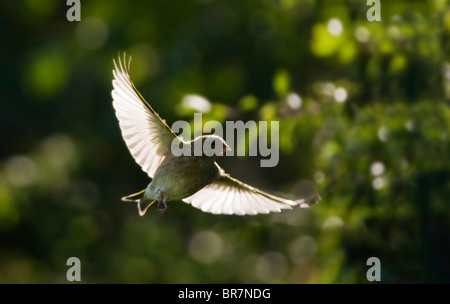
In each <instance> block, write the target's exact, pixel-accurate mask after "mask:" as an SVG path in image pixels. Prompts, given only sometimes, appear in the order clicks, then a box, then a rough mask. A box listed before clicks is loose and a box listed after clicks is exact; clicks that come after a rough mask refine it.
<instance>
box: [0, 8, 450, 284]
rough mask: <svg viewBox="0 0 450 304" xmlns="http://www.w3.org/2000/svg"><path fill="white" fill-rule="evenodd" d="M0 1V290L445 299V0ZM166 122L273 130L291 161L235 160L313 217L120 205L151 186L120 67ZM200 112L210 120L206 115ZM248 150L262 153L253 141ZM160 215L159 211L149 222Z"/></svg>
mask: <svg viewBox="0 0 450 304" xmlns="http://www.w3.org/2000/svg"><path fill="white" fill-rule="evenodd" d="M365 3H366V1H363V0H347V1H337V0H333V1H331V0H330V1H325V0H249V1H240V0H228V1H220V0H195V1H186V0H184V1H162V0H161V1H159V0H158V1H133V2H129V1H128V2H126V1H106V0H98V1H84V0H81V7H82V21H81V22H78V23H77V22H73V23H71V22H68V21H67V20H66V11H67V9H68V7H67V6H65V1H56V0H53V1H50V0H44V1H41V0H39V1H38V0H26V1H25V0H23V1H3V2H1V4H0V12H1V13H0V14H1V15H2V16H1V18H0V27H1V28H2V29H3V30H2V32H1V33H0V36H1V41H2V47H1V48H0V55H1V56H0V68H1V75H0V77H1V82H0V100H1V103H2V111H0V126H1V129H2V130H3V132H2V136H1V139H2V140H1V142H2V149H1V150H0V283H13V282H14V283H34V282H40V283H42V282H50V283H60V282H62V283H64V282H67V281H66V271H67V269H68V266H66V260H67V259H68V258H69V257H72V256H75V257H78V258H80V259H81V263H82V281H83V282H85V283H120V282H126V283H132V282H138V283H234V282H243V283H249V282H253V283H259V282H262V283H365V282H367V280H366V271H367V269H368V266H366V261H367V259H368V258H369V257H372V256H375V257H378V258H379V259H380V260H381V266H382V270H381V271H382V273H381V276H382V282H384V283H413V282H414V283H421V282H422V283H424V282H447V283H449V282H450V265H449V259H448V257H449V253H450V250H449V249H450V248H449V247H450V231H449V230H450V224H449V219H450V210H449V207H448V205H449V204H448V201H447V200H448V198H449V195H450V162H449V130H450V108H449V100H450V57H449V56H450V55H449V54H450V39H449V38H450V7H449V6H448V1H447V0H427V1H426V0H423V1H406V0H405V1H400V0H399V1H386V0H382V1H381V4H382V5H381V17H382V21H381V22H368V21H367V19H366V12H367V10H368V8H369V7H368V6H366V4H365ZM119 51H120V52H122V51H126V52H127V53H128V54H130V55H131V56H133V61H132V63H131V74H132V79H133V80H134V82H135V84H136V85H137V87H138V88H139V90H140V91H141V93H142V94H143V96H146V98H147V99H148V100H149V102H150V103H151V104H152V106H153V107H154V108H155V109H156V111H158V112H159V113H160V114H161V116H162V117H164V118H165V119H166V120H167V121H168V122H169V123H170V124H171V123H173V122H174V121H176V120H180V119H183V120H188V121H191V120H192V119H193V113H194V112H198V111H203V112H204V113H203V119H204V120H205V121H207V120H218V121H220V122H224V121H226V120H243V121H248V120H256V121H259V120H268V121H280V149H281V151H280V162H279V165H278V166H276V167H274V168H260V167H259V158H258V157H234V158H229V157H227V158H222V159H220V160H219V163H220V164H221V165H223V167H224V168H225V169H226V170H227V171H228V172H229V173H231V174H232V175H233V176H235V177H237V178H240V179H242V180H244V181H246V182H248V183H251V184H253V185H255V186H259V187H262V188H264V189H267V190H269V191H272V192H274V193H277V192H279V193H288V195H289V194H291V196H292V197H301V196H306V195H308V194H311V193H312V192H314V187H316V190H318V191H319V193H321V194H322V197H323V200H322V202H321V203H320V204H319V205H316V206H314V207H313V208H310V209H308V210H300V209H296V210H293V211H290V212H282V213H279V214H270V215H259V216H251V217H250V216H245V217H239V216H217V215H211V214H206V213H203V212H201V211H199V210H197V209H195V208H193V207H191V206H190V205H187V204H184V203H181V202H172V203H171V204H170V206H171V212H170V213H169V215H168V216H167V217H166V218H165V219H164V220H163V221H161V222H158V223H155V222H153V221H152V215H147V216H145V217H139V216H138V213H137V210H136V207H135V206H134V205H130V204H126V203H123V202H121V201H120V198H121V197H122V196H123V195H126V194H129V193H133V192H134V191H137V190H139V189H141V188H143V187H144V186H146V185H147V183H148V182H149V179H148V177H147V176H146V174H145V173H143V172H142V171H141V170H140V168H139V166H138V165H137V164H135V162H134V160H133V158H132V157H131V155H130V154H129V152H128V150H127V148H126V146H125V144H124V142H123V140H122V138H121V134H120V130H119V126H118V123H117V121H116V118H115V116H114V111H113V108H112V105H111V95H110V92H111V88H112V86H111V80H112V72H111V71H112V68H113V65H112V59H113V58H114V57H116V56H117V54H118V52H119ZM196 107H197V108H196ZM250 140H252V139H250ZM152 212H155V211H154V210H153V211H152Z"/></svg>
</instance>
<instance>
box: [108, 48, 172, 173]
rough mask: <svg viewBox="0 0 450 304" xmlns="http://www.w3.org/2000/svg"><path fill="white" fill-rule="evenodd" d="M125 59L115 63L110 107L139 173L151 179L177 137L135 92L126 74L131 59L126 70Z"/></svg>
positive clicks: (136, 91)
mask: <svg viewBox="0 0 450 304" xmlns="http://www.w3.org/2000/svg"><path fill="white" fill-rule="evenodd" d="M125 59H126V55H125V54H124V56H123V63H122V61H121V59H120V56H119V60H118V64H116V61H115V60H114V67H115V68H114V70H113V74H114V80H113V87H114V89H113V90H112V97H113V106H114V109H115V110H116V116H117V119H118V120H119V125H120V129H121V130H122V136H123V138H124V140H125V143H126V144H127V147H128V149H129V150H130V152H131V154H132V155H133V157H134V159H135V160H136V162H137V163H138V164H139V165H140V166H141V167H142V170H144V171H145V172H147V174H148V175H149V176H150V177H153V176H154V174H155V171H156V169H157V168H158V166H159V165H160V164H161V162H162V161H163V160H164V158H165V156H166V155H168V154H169V153H170V147H171V143H172V141H173V139H174V138H177V135H176V134H175V133H174V132H173V131H172V130H171V129H170V127H169V126H168V125H167V124H166V122H165V121H164V120H163V119H161V117H159V115H158V113H156V112H155V110H153V108H152V107H151V106H150V105H149V104H148V103H147V102H146V101H145V99H144V98H143V97H142V95H141V94H140V93H139V92H138V90H137V89H136V87H135V86H134V84H133V82H132V81H131V78H130V75H129V73H128V72H129V70H130V62H131V57H130V59H129V61H128V66H126V65H125V64H126V60H125Z"/></svg>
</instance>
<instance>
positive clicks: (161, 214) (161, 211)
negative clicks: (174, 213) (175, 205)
mask: <svg viewBox="0 0 450 304" xmlns="http://www.w3.org/2000/svg"><path fill="white" fill-rule="evenodd" d="M156 211H158V213H157V214H156V216H155V221H156V222H157V221H160V220H162V219H163V218H164V217H165V216H166V215H167V213H168V212H169V208H167V207H166V208H161V209H156Z"/></svg>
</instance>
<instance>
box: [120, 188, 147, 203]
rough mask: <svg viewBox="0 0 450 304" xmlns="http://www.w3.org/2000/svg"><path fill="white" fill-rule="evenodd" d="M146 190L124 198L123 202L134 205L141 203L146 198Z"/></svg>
mask: <svg viewBox="0 0 450 304" xmlns="http://www.w3.org/2000/svg"><path fill="white" fill-rule="evenodd" d="M144 193H145V189H144V190H142V191H139V192H137V193H133V194H130V195H127V196H124V197H122V201H124V202H132V203H139V201H140V200H141V198H142V197H143V196H144Z"/></svg>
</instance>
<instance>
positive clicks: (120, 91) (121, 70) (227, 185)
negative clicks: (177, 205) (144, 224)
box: [112, 55, 320, 217]
mask: <svg viewBox="0 0 450 304" xmlns="http://www.w3.org/2000/svg"><path fill="white" fill-rule="evenodd" d="M130 62H131V57H130V59H129V60H128V63H127V62H126V57H125V55H124V58H123V62H122V60H121V58H119V60H118V63H116V61H115V60H114V70H113V75H114V79H113V90H112V98H113V107H114V109H115V111H116V116H117V119H118V120H119V126H120V129H121V131H122V136H123V139H124V140H125V143H126V145H127V147H128V149H129V150H130V152H131V155H132V156H133V157H134V159H135V160H136V162H137V163H138V164H139V165H140V166H141V168H142V170H144V171H145V172H146V173H147V174H148V175H149V177H150V178H152V181H151V182H150V184H149V185H148V186H147V188H146V189H144V190H142V191H140V192H138V193H135V194H132V195H129V196H126V197H123V198H122V200H124V201H132V202H136V203H137V205H138V210H139V214H140V215H144V214H145V212H146V211H147V209H148V208H149V207H150V206H151V205H152V204H153V203H154V202H155V201H158V204H160V203H163V204H164V209H160V213H159V215H158V217H162V216H164V215H165V214H166V213H167V210H168V208H167V204H166V202H168V201H176V200H182V201H184V202H186V203H189V204H191V205H192V206H194V207H196V208H199V209H201V210H202V211H205V212H210V213H214V214H237V215H246V214H249V215H252V214H258V213H269V212H279V211H281V210H282V209H292V208H293V207H295V206H298V207H309V205H311V204H314V203H316V202H318V201H319V200H320V196H319V195H315V196H313V197H310V198H308V199H298V200H288V199H284V198H281V197H277V196H274V195H271V194H269V193H266V192H264V191H261V190H259V189H257V188H254V187H252V186H250V185H247V184H245V183H243V182H241V181H239V180H237V179H235V178H233V177H231V176H230V175H228V174H227V173H225V171H224V170H223V169H222V168H221V167H220V166H219V165H218V164H217V163H216V161H215V160H216V158H217V157H216V156H217V153H209V154H208V153H206V152H208V151H202V152H201V153H202V154H201V156H184V155H181V156H175V155H174V154H173V153H172V150H171V147H172V145H173V144H180V145H186V146H187V147H188V149H191V150H192V151H193V152H194V150H195V149H196V147H197V145H195V143H196V141H201V142H202V143H203V142H204V141H205V140H209V139H210V140H215V142H217V143H219V145H218V146H216V149H217V148H218V149H219V150H220V152H222V153H223V152H225V151H227V150H228V149H229V147H228V145H227V144H226V143H225V141H224V140H223V139H222V138H221V137H218V136H216V135H203V136H199V137H197V138H195V139H194V140H192V141H189V142H186V141H184V140H183V139H182V138H180V137H179V136H177V135H176V134H175V133H174V132H173V131H172V130H171V129H170V127H169V126H168V125H167V123H166V122H165V120H163V119H161V117H160V116H159V115H158V113H156V112H155V110H153V108H152V107H151V106H150V105H149V104H148V103H147V102H146V101H145V99H144V98H143V97H142V95H141V94H140V93H139V92H138V90H137V89H136V87H135V86H134V84H133V82H132V81H131V78H130V75H129V70H130ZM201 146H202V147H203V145H201ZM211 154H212V155H213V156H207V155H211ZM192 155H194V154H193V153H192Z"/></svg>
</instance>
